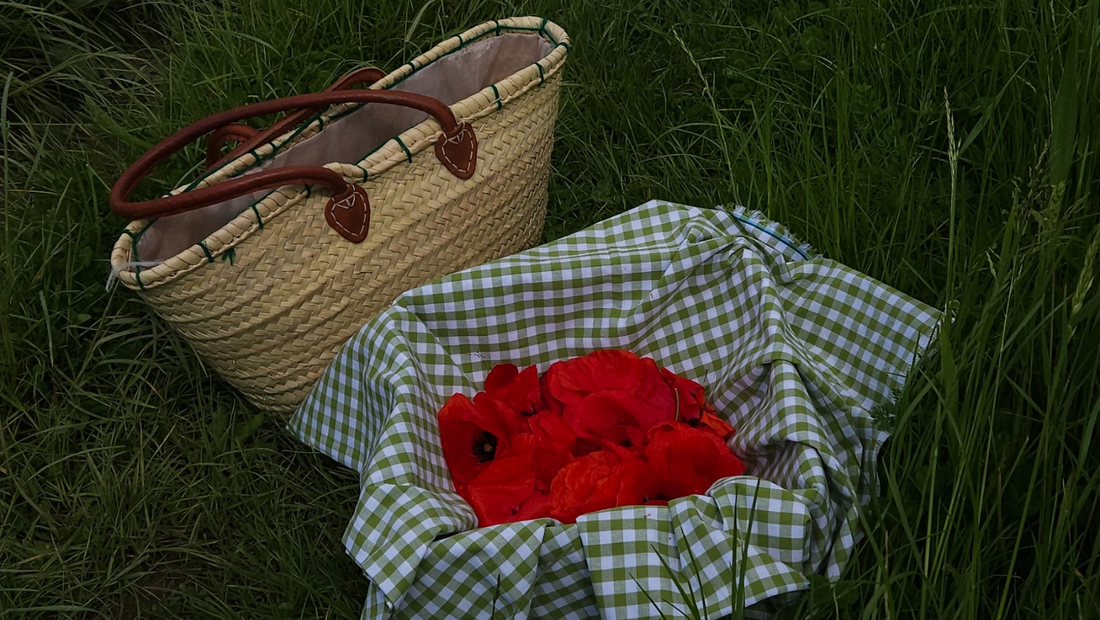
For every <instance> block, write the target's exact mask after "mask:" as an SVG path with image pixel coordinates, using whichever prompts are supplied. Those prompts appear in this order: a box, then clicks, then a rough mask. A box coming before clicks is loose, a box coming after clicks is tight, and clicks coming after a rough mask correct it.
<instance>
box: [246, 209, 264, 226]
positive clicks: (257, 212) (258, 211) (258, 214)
mask: <svg viewBox="0 0 1100 620" xmlns="http://www.w3.org/2000/svg"><path fill="white" fill-rule="evenodd" d="M256 204H257V203H255V202H254V203H252V204H250V205H248V206H249V207H250V208H251V209H252V212H253V213H255V214H256V224H258V225H259V227H260V230H263V229H264V218H263V217H261V216H260V210H259V209H257V208H256Z"/></svg>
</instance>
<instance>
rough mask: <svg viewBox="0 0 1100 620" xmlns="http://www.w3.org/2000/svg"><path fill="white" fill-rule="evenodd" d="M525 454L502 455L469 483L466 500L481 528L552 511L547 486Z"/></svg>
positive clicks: (534, 517)
mask: <svg viewBox="0 0 1100 620" xmlns="http://www.w3.org/2000/svg"><path fill="white" fill-rule="evenodd" d="M530 465H531V459H530V457H529V456H526V455H517V456H510V457H501V458H498V459H496V460H494V461H492V462H491V463H489V465H488V466H487V467H485V469H484V470H483V471H481V472H480V473H479V474H478V476H477V477H476V478H475V479H474V480H473V481H472V482H470V484H469V486H468V487H467V489H466V495H464V497H465V498H466V501H468V502H469V503H470V506H472V507H473V509H474V512H475V513H476V514H477V521H478V525H479V526H480V527H488V526H490V525H497V524H500V523H511V522H514V521H525V520H528V519H538V518H542V517H546V516H547V514H549V506H550V499H549V494H548V493H547V489H546V485H544V484H539V481H538V479H537V478H536V476H535V473H534V472H533V471H531V467H530Z"/></svg>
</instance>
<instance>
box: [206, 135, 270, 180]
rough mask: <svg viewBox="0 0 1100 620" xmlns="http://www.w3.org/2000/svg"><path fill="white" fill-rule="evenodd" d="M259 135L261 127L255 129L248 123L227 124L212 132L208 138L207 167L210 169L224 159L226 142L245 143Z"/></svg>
mask: <svg viewBox="0 0 1100 620" xmlns="http://www.w3.org/2000/svg"><path fill="white" fill-rule="evenodd" d="M258 135H260V130H259V129H253V128H252V127H249V126H248V125H238V124H236V123H234V124H232V125H226V126H225V127H222V128H221V129H218V130H217V131H215V132H214V133H212V134H210V137H209V138H207V139H206V169H207V170H209V169H211V168H213V167H214V166H215V165H217V163H218V161H219V160H221V159H222V156H221V153H222V146H224V145H225V143H226V142H239V143H242V144H243V143H245V142H247V141H248V140H250V139H251V138H255V137H256V136H258ZM238 148H240V147H238ZM235 150H236V149H235ZM230 155H232V153H230ZM227 157H228V156H227Z"/></svg>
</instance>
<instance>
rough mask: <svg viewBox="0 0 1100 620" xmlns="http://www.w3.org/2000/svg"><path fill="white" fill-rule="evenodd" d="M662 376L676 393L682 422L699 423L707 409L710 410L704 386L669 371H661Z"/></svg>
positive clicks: (679, 418) (664, 369) (678, 417)
mask: <svg viewBox="0 0 1100 620" xmlns="http://www.w3.org/2000/svg"><path fill="white" fill-rule="evenodd" d="M661 376H662V377H664V380H665V383H666V384H668V386H669V387H671V388H672V389H673V391H675V392H676V399H677V406H678V407H679V409H678V416H677V419H678V420H679V421H681V422H687V423H691V422H693V421H698V420H699V418H700V417H701V416H702V415H703V411H704V410H705V409H709V406H708V405H707V401H706V392H705V390H704V389H703V386H701V385H699V384H698V383H696V382H694V381H692V380H691V379H688V378H687V377H681V376H680V375H678V374H676V373H674V372H672V371H671V370H668V369H667V368H662V369H661Z"/></svg>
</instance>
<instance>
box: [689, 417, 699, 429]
mask: <svg viewBox="0 0 1100 620" xmlns="http://www.w3.org/2000/svg"><path fill="white" fill-rule="evenodd" d="M688 426H690V427H691V428H695V427H696V426H699V418H692V419H690V420H688Z"/></svg>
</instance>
